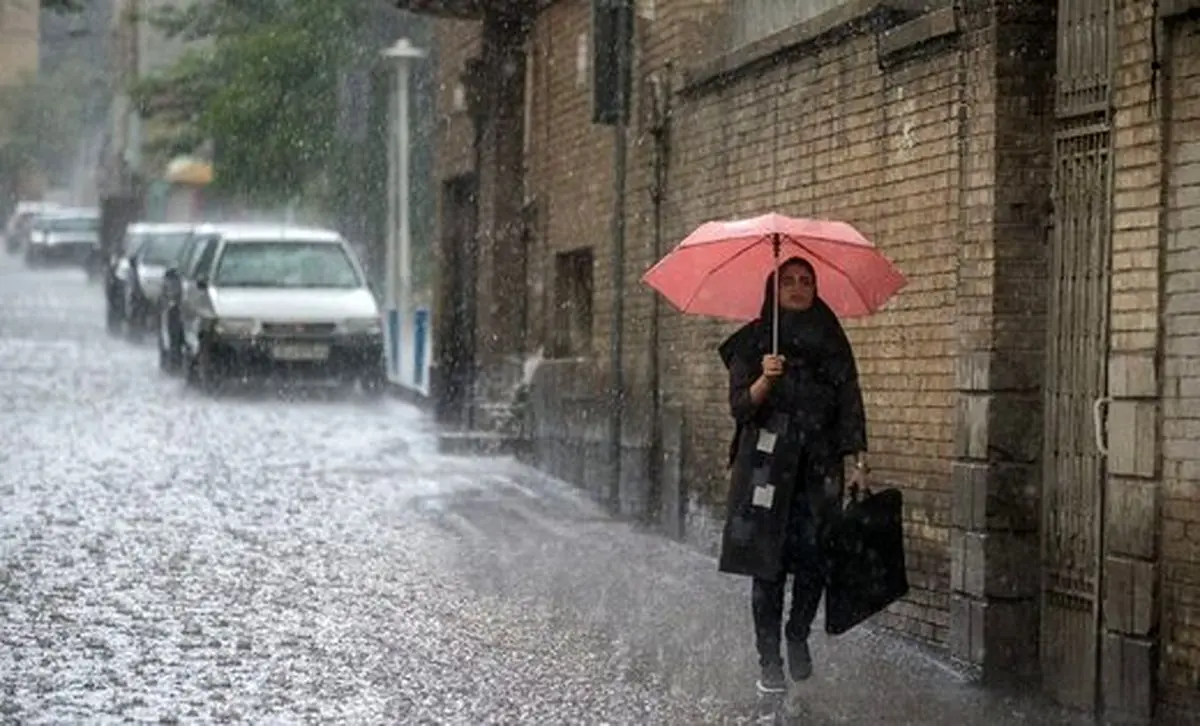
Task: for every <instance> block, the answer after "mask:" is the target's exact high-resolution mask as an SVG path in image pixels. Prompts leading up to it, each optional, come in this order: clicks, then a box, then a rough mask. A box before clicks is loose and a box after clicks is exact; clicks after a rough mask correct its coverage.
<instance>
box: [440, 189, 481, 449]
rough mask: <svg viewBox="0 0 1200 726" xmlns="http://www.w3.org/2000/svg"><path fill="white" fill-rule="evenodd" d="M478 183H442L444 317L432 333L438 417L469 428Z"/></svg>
mask: <svg viewBox="0 0 1200 726" xmlns="http://www.w3.org/2000/svg"><path fill="white" fill-rule="evenodd" d="M478 224H479V184H478V181H477V179H476V177H475V175H474V174H464V175H462V176H457V177H454V178H452V179H448V180H447V181H445V182H444V183H443V185H442V239H441V247H442V250H441V252H442V254H441V259H442V263H441V264H442V269H441V273H442V274H441V279H442V286H441V291H440V293H439V297H440V298H441V299H440V301H439V302H440V303H441V304H440V306H439V307H440V309H441V310H442V311H444V312H443V313H442V315H443V319H442V321H441V323H440V324H439V325H438V326H437V328H438V332H437V335H435V336H434V342H435V346H436V351H437V352H436V354H435V358H436V364H437V369H438V371H439V375H438V379H439V383H440V385H439V386H438V391H437V392H436V393H435V411H436V414H437V417H438V420H439V421H442V422H444V423H448V424H451V425H456V426H460V427H466V426H470V424H471V420H470V419H471V416H470V405H471V392H472V391H473V389H474V379H475V337H476V336H475V320H476V310H475V308H476V297H477V296H476V281H477V279H478V269H479V261H478V260H479V244H478V239H477V234H476V233H477V229H478Z"/></svg>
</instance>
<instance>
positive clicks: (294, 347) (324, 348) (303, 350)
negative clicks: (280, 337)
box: [271, 343, 329, 361]
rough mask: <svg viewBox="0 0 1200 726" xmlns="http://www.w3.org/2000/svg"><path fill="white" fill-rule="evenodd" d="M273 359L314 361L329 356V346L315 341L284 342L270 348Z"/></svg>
mask: <svg viewBox="0 0 1200 726" xmlns="http://www.w3.org/2000/svg"><path fill="white" fill-rule="evenodd" d="M271 354H272V355H273V356H274V357H275V360H287V361H314V360H325V359H326V358H328V357H329V346H328V345H320V344H315V343H285V344H280V345H276V346H275V347H274V348H272V349H271Z"/></svg>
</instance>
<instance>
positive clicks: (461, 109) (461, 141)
mask: <svg viewBox="0 0 1200 726" xmlns="http://www.w3.org/2000/svg"><path fill="white" fill-rule="evenodd" d="M433 27H434V31H433V36H434V51H433V52H434V53H435V54H436V59H435V60H436V69H437V70H436V73H437V79H436V82H437V87H438V89H439V90H440V92H439V93H438V94H437V100H436V102H435V109H436V110H435V114H436V122H437V137H436V139H435V142H436V143H437V149H438V153H437V154H436V155H435V158H434V178H435V179H437V180H445V179H449V178H451V177H454V176H457V175H459V174H465V173H468V172H470V171H472V170H473V169H474V165H475V160H474V158H473V156H472V147H473V140H474V130H473V127H472V124H471V117H470V116H469V115H468V114H467V109H466V89H465V88H463V86H462V83H461V79H462V73H463V69H464V67H465V66H466V63H467V60H469V59H471V58H474V57H476V56H478V55H479V50H480V28H479V23H478V22H477V21H472V20H448V19H438V21H437V22H435V23H434V26H433Z"/></svg>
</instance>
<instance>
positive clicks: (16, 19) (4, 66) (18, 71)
mask: <svg viewBox="0 0 1200 726" xmlns="http://www.w3.org/2000/svg"><path fill="white" fill-rule="evenodd" d="M38 19H39V13H38V5H37V3H36V2H6V3H0V93H5V91H6V90H7V89H9V88H12V87H14V86H20V85H22V84H24V83H26V82H27V81H28V80H29V79H31V78H33V77H34V76H36V75H37V72H38V32H39V23H38ZM9 123H10V121H9V120H8V119H5V118H4V113H2V112H0V145H2V143H3V141H4V139H5V136H6V134H9V133H10V131H9V129H11V127H9V129H6V128H5V126H6V125H7V124H9ZM9 138H11V136H9ZM41 187H42V183H41V180H40V179H36V178H33V177H32V176H31V175H30V174H28V172H24V173H22V172H18V171H17V170H13V169H0V213H3V214H4V217H5V218H6V219H7V216H8V212H9V211H10V210H11V208H12V206H13V205H15V204H16V202H17V200H18V199H19V198H23V197H36V196H40V194H41V192H42V189H41Z"/></svg>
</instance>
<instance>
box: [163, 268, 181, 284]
mask: <svg viewBox="0 0 1200 726" xmlns="http://www.w3.org/2000/svg"><path fill="white" fill-rule="evenodd" d="M163 282H179V270H176V269H175V268H174V267H170V268H167V270H166V271H164V272H163Z"/></svg>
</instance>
